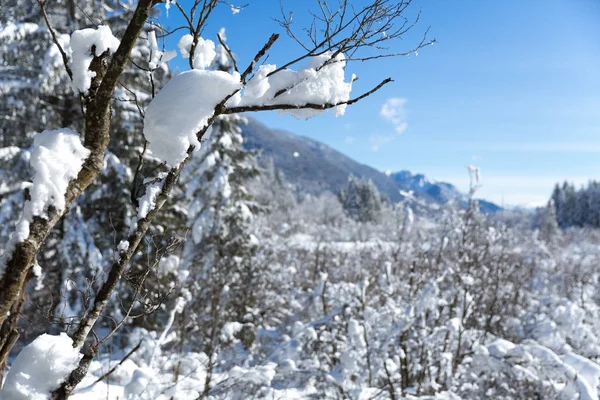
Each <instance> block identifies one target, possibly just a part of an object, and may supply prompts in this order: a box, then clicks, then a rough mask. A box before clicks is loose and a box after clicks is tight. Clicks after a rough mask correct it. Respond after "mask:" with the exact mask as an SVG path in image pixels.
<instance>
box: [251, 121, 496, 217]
mask: <svg viewBox="0 0 600 400" xmlns="http://www.w3.org/2000/svg"><path fill="white" fill-rule="evenodd" d="M242 136H243V137H244V140H245V147H246V148H247V149H249V150H258V151H260V153H261V156H260V157H261V158H262V159H263V160H266V159H272V160H273V164H274V165H275V168H276V169H278V170H280V171H282V172H283V173H284V174H285V177H286V179H287V180H288V182H290V183H291V184H292V185H294V187H296V188H297V190H299V191H301V192H302V193H303V194H319V193H322V192H324V191H331V192H333V193H339V191H340V190H341V189H342V188H343V187H345V185H346V183H347V182H348V177H349V176H350V175H354V176H356V177H359V178H363V179H370V180H372V181H373V183H374V184H375V186H377V188H378V189H379V191H380V192H381V193H382V194H384V195H385V196H387V197H388V198H389V199H390V200H391V201H393V202H397V201H400V200H402V199H403V198H404V196H403V195H402V193H401V191H402V192H404V193H406V192H409V191H413V194H414V196H415V197H417V198H420V199H422V200H425V201H427V202H433V203H438V204H445V203H448V202H449V201H451V200H453V201H457V202H458V203H459V204H466V202H467V196H466V195H465V194H464V193H461V192H460V191H459V190H458V189H457V188H456V187H455V186H453V185H451V184H450V183H445V182H435V181H433V180H431V179H428V178H427V177H425V176H424V175H422V174H413V173H411V172H409V171H400V172H396V173H392V174H384V173H383V172H380V171H378V170H376V169H375V168H372V167H369V166H368V165H364V164H361V163H358V162H356V161H354V160H353V159H351V158H350V157H347V156H345V155H344V154H342V153H340V152H339V151H337V150H334V149H332V148H331V147H329V146H327V145H325V144H323V143H321V142H319V141H317V140H313V139H309V138H307V137H304V136H299V135H295V134H293V133H290V132H287V131H284V130H279V129H270V128H268V127H267V126H265V125H264V124H262V123H260V122H259V121H257V120H255V119H253V118H248V124H246V125H244V126H242ZM479 202H480V206H481V208H482V210H483V211H485V212H495V211H498V210H499V209H500V207H498V206H497V205H495V204H493V203H490V202H487V201H485V200H480V201H479Z"/></svg>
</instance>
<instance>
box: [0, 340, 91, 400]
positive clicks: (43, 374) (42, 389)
mask: <svg viewBox="0 0 600 400" xmlns="http://www.w3.org/2000/svg"><path fill="white" fill-rule="evenodd" d="M79 358H80V357H79V349H77V348H73V341H72V340H71V338H70V337H69V336H68V335H67V334H66V333H61V334H60V335H58V336H53V335H46V334H44V335H41V336H38V337H37V339H35V340H34V341H33V342H31V344H29V345H28V346H26V347H25V348H24V349H23V350H21V352H20V353H19V355H18V356H17V358H16V359H15V361H14V362H13V363H12V366H11V368H10V370H9V371H8V375H7V376H6V382H5V385H4V387H3V388H2V392H0V398H2V399H7V400H8V399H10V400H46V399H49V398H50V394H51V392H52V391H53V390H55V389H57V388H58V387H59V386H60V383H61V382H62V381H64V379H65V378H66V376H67V375H68V374H69V373H70V372H71V371H72V370H73V368H75V366H76V365H77V363H78V362H79Z"/></svg>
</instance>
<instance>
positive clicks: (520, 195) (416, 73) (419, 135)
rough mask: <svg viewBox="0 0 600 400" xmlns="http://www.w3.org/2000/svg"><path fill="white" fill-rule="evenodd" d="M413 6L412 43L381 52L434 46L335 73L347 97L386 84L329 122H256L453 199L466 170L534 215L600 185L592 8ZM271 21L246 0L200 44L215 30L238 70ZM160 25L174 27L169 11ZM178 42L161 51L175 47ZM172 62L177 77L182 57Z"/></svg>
mask: <svg viewBox="0 0 600 400" xmlns="http://www.w3.org/2000/svg"><path fill="white" fill-rule="evenodd" d="M363 1H364V0H363ZM181 4H185V1H183V0H182V1H181ZM309 4H312V1H308V0H307V1H300V0H295V1H292V0H284V5H285V6H286V7H288V8H289V9H295V10H297V13H298V14H297V17H296V20H297V22H296V23H297V24H298V27H301V26H302V23H303V22H305V21H306V20H304V19H303V16H302V11H305V9H306V8H308V6H309ZM419 8H420V9H421V10H422V16H421V20H420V22H419V25H418V26H417V27H416V28H415V31H414V34H412V35H408V36H407V37H406V39H404V40H403V41H400V42H396V43H395V44H393V46H392V50H398V51H401V50H407V49H409V48H410V47H411V46H412V45H414V44H416V42H417V40H418V37H419V35H420V34H422V32H423V31H424V30H425V29H426V28H427V27H428V26H431V30H430V37H432V38H435V39H436V40H437V43H436V44H435V45H433V46H430V47H428V48H425V49H423V50H421V51H420V53H419V55H418V56H411V57H401V58H392V59H384V60H377V61H373V62H368V63H350V64H349V65H348V66H347V68H346V71H347V76H348V77H349V76H350V74H351V73H356V74H357V75H358V77H359V80H358V81H357V82H356V83H355V85H354V88H353V95H358V94H359V93H361V92H362V91H365V90H368V89H369V88H371V87H372V86H374V85H376V84H377V83H378V82H379V81H381V80H382V79H383V78H386V77H388V76H389V77H392V78H393V79H394V80H395V82H394V83H393V84H390V85H388V86H386V87H384V88H383V89H382V90H380V91H379V92H377V93H375V94H374V95H372V96H370V97H368V98H367V99H366V100H365V101H362V102H360V103H358V104H356V105H353V106H351V107H349V108H348V109H347V111H346V114H345V115H344V116H342V117H338V118H336V117H334V116H333V115H332V114H326V115H322V116H318V117H315V118H313V119H310V120H297V119H295V118H293V117H291V116H280V115H278V114H276V113H264V114H255V117H257V118H258V119H259V120H261V121H263V122H264V123H266V124H267V125H269V126H271V127H274V128H281V129H287V130H289V131H292V132H294V133H297V134H301V135H306V136H309V137H312V138H315V139H317V140H320V141H322V142H324V143H326V144H328V145H330V146H331V147H333V148H335V149H337V150H339V151H341V152H343V153H345V154H347V155H349V156H350V157H352V158H354V159H356V160H358V161H360V162H362V163H364V164H368V165H371V166H373V167H375V168H377V169H379V170H382V171H386V170H391V171H397V170H403V169H408V170H411V171H413V172H419V173H424V174H426V175H428V176H430V177H432V178H434V179H438V180H443V181H447V182H451V183H453V184H456V185H457V186H458V187H459V188H461V189H463V190H466V189H467V186H468V182H469V178H468V174H467V170H466V168H465V167H466V166H467V165H470V164H472V165H476V166H478V167H480V168H481V170H482V177H483V187H482V188H481V189H480V192H479V193H478V195H479V196H480V197H483V198H486V199H489V200H491V201H494V202H497V203H499V204H500V203H502V204H505V205H517V204H519V205H538V204H541V203H544V202H545V201H546V200H547V199H548V197H549V194H550V192H551V190H552V187H553V185H554V183H555V182H556V181H559V180H564V179H569V180H571V181H573V182H575V183H576V184H584V183H585V182H587V180H588V179H591V178H595V179H598V178H600V157H599V156H600V1H597V0H562V1H558V0H524V1H520V0H503V1H499V0H498V1H493V0H489V1H487V0H486V1H481V0H454V1H451V0H421V1H418V0H414V3H413V9H412V10H411V13H412V15H414V13H415V12H416V11H418V9H419ZM278 13H279V1H277V0H254V1H249V5H248V6H247V7H246V8H245V9H243V10H242V11H241V12H239V13H238V14H235V15H234V14H232V13H231V12H230V10H227V9H226V8H224V9H222V10H220V11H218V12H217V13H216V14H215V17H214V18H213V19H212V22H211V24H210V26H208V27H207V29H206V31H205V33H204V35H203V36H205V37H206V38H210V39H213V40H215V33H216V32H217V31H218V30H219V28H221V27H222V26H223V27H225V28H226V31H227V42H228V44H229V46H230V47H231V48H232V50H233V51H234V53H235V54H236V56H237V58H238V62H239V63H240V64H241V65H242V66H244V67H245V66H246V65H247V63H248V62H249V61H250V60H251V59H252V57H253V55H254V54H255V52H256V51H257V50H258V49H259V48H260V47H262V45H263V43H264V42H265V41H266V39H267V38H268V37H269V35H270V34H271V33H272V32H281V28H280V27H279V26H278V24H277V23H276V22H275V21H273V20H272V17H277V16H278V15H279V14H278ZM161 20H162V22H163V24H165V25H167V26H170V27H176V26H179V25H180V24H181V18H180V17H179V16H178V13H177V11H176V10H175V9H174V8H171V10H170V13H169V17H168V18H164V17H163V18H161ZM182 34H183V31H182ZM180 36H181V35H179V34H177V33H176V34H175V35H173V37H172V39H169V41H168V42H167V47H168V48H176V43H177V40H178V38H179V37H180ZM300 51H301V49H300V48H299V47H298V46H297V45H295V44H294V43H292V42H291V41H290V40H289V39H287V38H286V37H283V36H282V38H281V39H280V40H279V41H278V42H277V43H276V44H275V46H274V49H273V51H272V54H271V56H270V58H269V60H268V62H269V63H276V64H281V63H282V62H283V61H287V60H289V59H290V58H292V57H294V55H297V54H299V52H300ZM171 63H172V66H175V67H179V68H181V69H187V67H186V63H185V61H182V60H181V58H179V59H178V60H174V61H172V62H171ZM382 110H384V112H382ZM386 111H387V112H386ZM300 156H301V155H300Z"/></svg>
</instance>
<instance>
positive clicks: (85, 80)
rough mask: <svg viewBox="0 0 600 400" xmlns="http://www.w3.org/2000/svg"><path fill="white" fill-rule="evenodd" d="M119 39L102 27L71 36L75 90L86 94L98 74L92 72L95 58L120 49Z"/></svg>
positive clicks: (79, 31)
mask: <svg viewBox="0 0 600 400" xmlns="http://www.w3.org/2000/svg"><path fill="white" fill-rule="evenodd" d="M119 44H120V42H119V39H117V38H116V37H114V36H113V34H112V32H111V30H110V28H109V27H108V26H106V25H100V26H99V27H98V29H93V28H87V29H81V30H77V31H75V32H73V34H72V35H71V52H72V57H71V70H72V71H73V82H72V85H73V90H75V92H80V93H83V94H86V93H87V91H88V89H89V88H90V85H91V83H92V78H93V77H94V76H96V73H95V72H93V71H90V70H89V68H90V64H91V62H92V59H93V58H94V57H97V56H100V55H101V54H103V53H104V52H106V51H108V54H109V55H110V54H112V53H113V52H114V51H115V50H117V48H118V47H119Z"/></svg>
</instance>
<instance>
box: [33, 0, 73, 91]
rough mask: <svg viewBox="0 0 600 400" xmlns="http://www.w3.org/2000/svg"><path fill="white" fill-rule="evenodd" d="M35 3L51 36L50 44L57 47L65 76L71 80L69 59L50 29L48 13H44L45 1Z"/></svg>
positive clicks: (39, 0)
mask: <svg viewBox="0 0 600 400" xmlns="http://www.w3.org/2000/svg"><path fill="white" fill-rule="evenodd" d="M37 2H38V4H39V6H40V8H41V10H42V16H43V17H44V22H45V23H46V26H47V27H48V30H49V31H50V35H51V36H52V42H54V44H55V45H56V47H58V51H59V52H60V56H61V57H62V61H63V64H64V66H65V69H66V70H67V74H68V75H69V79H71V80H73V71H71V67H69V58H68V57H67V53H65V50H64V49H63V48H62V46H61V45H60V43H59V42H58V38H57V37H56V32H55V31H54V29H53V28H52V25H50V20H49V19H48V13H47V12H46V0H37Z"/></svg>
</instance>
